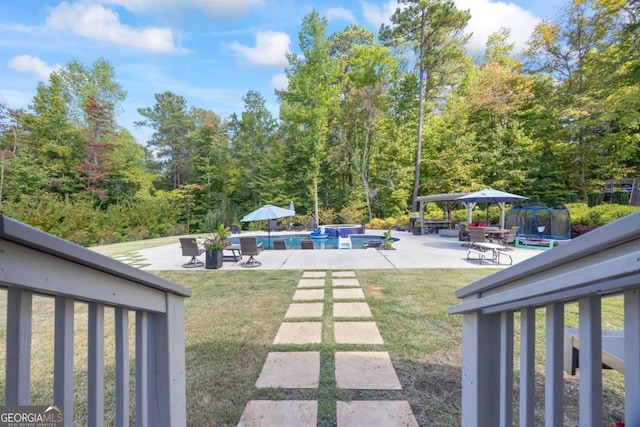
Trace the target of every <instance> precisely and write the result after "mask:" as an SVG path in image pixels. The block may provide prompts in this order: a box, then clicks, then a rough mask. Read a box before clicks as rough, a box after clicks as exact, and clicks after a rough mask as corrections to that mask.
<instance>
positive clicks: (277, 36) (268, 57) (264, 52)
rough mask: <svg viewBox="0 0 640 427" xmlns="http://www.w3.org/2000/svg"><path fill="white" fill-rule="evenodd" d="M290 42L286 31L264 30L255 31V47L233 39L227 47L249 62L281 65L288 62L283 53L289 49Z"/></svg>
mask: <svg viewBox="0 0 640 427" xmlns="http://www.w3.org/2000/svg"><path fill="white" fill-rule="evenodd" d="M290 43H291V38H290V37H289V35H288V34H286V33H280V32H276V31H265V32H257V33H256V45H255V47H248V46H244V45H242V44H240V43H238V42H235V41H234V42H232V43H231V44H229V49H231V50H232V51H234V52H236V53H237V54H239V55H240V56H242V57H243V58H245V59H246V60H247V61H249V62H251V63H254V64H260V65H269V66H277V67H283V66H286V65H287V64H288V62H287V58H286V56H285V53H286V52H288V51H289V44H290Z"/></svg>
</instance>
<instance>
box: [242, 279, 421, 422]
mask: <svg viewBox="0 0 640 427" xmlns="http://www.w3.org/2000/svg"><path fill="white" fill-rule="evenodd" d="M326 281H327V273H326V272H324V271H305V272H304V273H303V275H302V279H300V281H299V283H298V288H297V289H296V292H295V294H294V296H293V301H294V302H293V303H292V304H291V305H290V306H289V308H288V310H287V312H286V314H285V316H284V321H283V322H282V324H281V325H280V328H279V330H278V333H277V334H276V336H275V338H274V341H273V350H274V351H272V352H270V353H269V354H268V355H267V360H266V361H265V364H264V366H263V367H262V372H261V373H260V376H259V377H258V380H257V382H256V387H257V388H259V389H269V388H274V389H287V390H304V389H317V388H318V387H321V385H320V370H321V369H322V368H323V367H322V364H321V362H320V351H313V350H311V351H310V350H309V348H311V349H313V348H314V344H315V345H318V344H320V343H322V342H323V341H322V340H323V334H322V326H323V324H324V325H327V322H328V321H330V324H331V325H332V327H333V335H331V334H325V335H324V339H331V338H333V342H329V344H335V345H344V344H348V345H350V346H359V345H360V346H366V348H367V350H366V351H365V350H362V351H338V350H336V351H335V352H334V356H335V364H334V366H332V368H333V369H334V371H335V372H333V375H334V376H335V384H336V387H337V388H340V389H349V390H390V391H391V390H402V385H401V384H400V381H399V380H398V375H397V374H396V371H395V369H394V367H393V364H392V363H391V358H390V357H389V353H387V352H386V351H381V350H376V351H369V350H368V349H369V348H371V347H372V346H376V348H378V347H379V348H383V345H384V340H383V339H382V336H381V335H380V331H379V330H378V326H377V324H376V322H375V321H373V316H372V314H371V309H370V308H369V305H368V304H367V303H366V302H364V299H365V296H364V293H363V291H362V288H361V287H360V283H359V282H358V279H357V277H356V275H355V272H353V271H338V272H333V273H332V274H331V287H329V286H328V285H327V284H326ZM325 291H326V292H327V295H331V296H332V297H333V301H335V302H333V301H332V300H329V301H328V302H327V301H325ZM341 300H342V301H341ZM325 303H326V305H327V307H325ZM323 322H324V323H323ZM328 337H329V338H328ZM295 345H302V346H303V348H301V349H300V351H295ZM278 346H286V350H291V348H292V346H294V347H293V348H294V350H293V351H284V350H283V351H278ZM343 348H344V347H343ZM324 369H328V368H327V367H326V366H325V367H324ZM326 374H327V373H326V372H325V375H326ZM317 425H318V402H317V401H316V400H251V401H249V402H248V403H247V406H246V407H245V410H244V412H243V414H242V417H241V418H240V422H239V423H238V427H273V426H285V427H286V426H294V427H316V426H317ZM333 425H335V426H337V427H360V426H362V427H396V426H398V427H399V426H410V427H413V426H415V427H417V426H418V423H417V421H416V419H415V416H414V415H413V412H412V411H411V407H410V406H409V403H408V402H407V401H404V400H352V401H349V402H342V401H337V402H336V420H335V422H334V423H333Z"/></svg>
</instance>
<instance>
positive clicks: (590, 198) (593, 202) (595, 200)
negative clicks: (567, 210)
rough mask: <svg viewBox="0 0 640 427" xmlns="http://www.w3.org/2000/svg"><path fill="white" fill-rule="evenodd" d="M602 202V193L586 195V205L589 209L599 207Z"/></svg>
mask: <svg viewBox="0 0 640 427" xmlns="http://www.w3.org/2000/svg"><path fill="white" fill-rule="evenodd" d="M603 201H604V193H599V192H593V193H588V194H587V205H588V206H589V207H593V206H598V205H601V204H602V202H603Z"/></svg>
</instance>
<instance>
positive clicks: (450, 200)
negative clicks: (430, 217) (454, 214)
mask: <svg viewBox="0 0 640 427" xmlns="http://www.w3.org/2000/svg"><path fill="white" fill-rule="evenodd" d="M467 194H469V193H447V194H432V195H430V196H420V197H418V202H419V203H420V228H422V227H424V207H425V206H426V205H427V203H429V202H439V203H443V204H444V207H445V209H446V211H447V217H446V219H445V221H448V225H449V227H447V228H450V227H451V211H452V210H453V207H454V206H455V205H456V204H457V203H460V202H459V201H456V199H457V198H458V197H462V196H465V195H467ZM467 216H469V214H468V215H467ZM470 221H471V220H470V219H469V222H470Z"/></svg>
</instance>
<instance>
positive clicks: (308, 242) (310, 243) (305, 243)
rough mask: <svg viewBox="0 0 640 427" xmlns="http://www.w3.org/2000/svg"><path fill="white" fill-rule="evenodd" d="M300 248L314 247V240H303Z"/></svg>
mask: <svg viewBox="0 0 640 427" xmlns="http://www.w3.org/2000/svg"><path fill="white" fill-rule="evenodd" d="M300 249H313V240H301V241H300Z"/></svg>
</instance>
